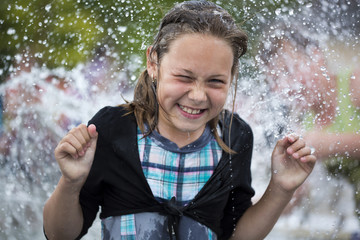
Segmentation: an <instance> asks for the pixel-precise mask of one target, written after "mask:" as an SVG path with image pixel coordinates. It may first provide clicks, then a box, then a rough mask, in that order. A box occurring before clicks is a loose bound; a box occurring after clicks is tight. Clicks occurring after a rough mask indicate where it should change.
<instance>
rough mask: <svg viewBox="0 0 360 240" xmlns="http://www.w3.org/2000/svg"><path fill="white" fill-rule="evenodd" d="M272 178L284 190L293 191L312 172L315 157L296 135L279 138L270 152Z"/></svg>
mask: <svg viewBox="0 0 360 240" xmlns="http://www.w3.org/2000/svg"><path fill="white" fill-rule="evenodd" d="M271 160H272V165H271V169H272V180H273V181H274V183H276V184H277V185H278V186H279V187H280V188H282V189H283V190H284V191H286V192H289V193H291V192H294V191H295V190H296V189H297V188H298V187H299V186H300V185H301V184H302V183H303V182H304V181H305V179H306V178H307V177H308V176H309V174H310V173H311V172H312V170H313V168H314V166H315V162H316V157H315V156H314V155H313V154H312V153H311V149H310V147H308V146H306V143H305V141H304V140H303V139H302V138H300V137H299V136H296V135H293V134H292V135H288V136H285V137H284V138H283V139H281V140H279V141H278V142H277V144H276V146H275V148H274V151H273V153H272V157H271Z"/></svg>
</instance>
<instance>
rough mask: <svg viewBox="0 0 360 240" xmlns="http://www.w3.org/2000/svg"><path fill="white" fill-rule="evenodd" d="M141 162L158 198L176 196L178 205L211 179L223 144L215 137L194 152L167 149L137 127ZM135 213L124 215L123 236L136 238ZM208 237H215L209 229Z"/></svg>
mask: <svg viewBox="0 0 360 240" xmlns="http://www.w3.org/2000/svg"><path fill="white" fill-rule="evenodd" d="M138 147H139V155H140V160H141V165H142V168H143V172H144V175H145V177H146V179H147V181H148V183H149V186H150V188H151V190H152V192H153V194H154V196H155V198H157V199H158V201H160V202H162V201H164V200H165V201H167V200H170V199H171V198H172V197H173V196H175V198H176V203H177V204H178V205H179V206H185V205H186V204H187V203H188V202H190V201H191V200H192V199H193V198H194V197H195V195H196V194H197V193H198V192H199V191H200V189H201V188H202V187H203V186H204V185H205V183H206V182H207V181H208V180H209V178H210V177H211V175H212V173H213V172H214V170H215V168H216V166H217V164H218V161H219V160H220V157H221V152H222V150H221V147H220V146H219V145H218V143H217V142H216V140H215V139H214V138H211V140H210V141H209V142H208V144H207V145H205V147H203V148H201V149H200V150H198V151H195V152H190V153H189V152H187V153H181V152H180V153H178V152H176V153H175V152H171V151H168V150H165V149H164V148H162V147H160V146H159V145H158V144H156V141H153V140H152V138H151V137H145V138H144V137H143V135H142V133H141V131H140V130H138ZM135 229H136V228H135V217H134V214H129V215H124V216H121V239H135V236H136V230H135ZM208 239H216V235H215V233H213V232H212V231H211V230H210V229H208Z"/></svg>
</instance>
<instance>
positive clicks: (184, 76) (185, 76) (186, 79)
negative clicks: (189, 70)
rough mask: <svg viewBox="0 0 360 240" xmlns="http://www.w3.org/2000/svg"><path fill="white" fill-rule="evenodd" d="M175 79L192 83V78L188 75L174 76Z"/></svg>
mask: <svg viewBox="0 0 360 240" xmlns="http://www.w3.org/2000/svg"><path fill="white" fill-rule="evenodd" d="M176 77H177V78H179V79H180V80H181V81H185V82H189V81H192V79H193V78H192V77H190V76H188V75H176Z"/></svg>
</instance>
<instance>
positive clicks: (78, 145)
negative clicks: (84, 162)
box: [63, 131, 86, 156]
mask: <svg viewBox="0 0 360 240" xmlns="http://www.w3.org/2000/svg"><path fill="white" fill-rule="evenodd" d="M77 132H78V131H74V132H72V133H71V132H69V133H68V134H67V135H66V136H65V137H64V139H63V142H67V143H69V144H70V145H71V146H73V147H74V148H75V149H76V151H77V154H78V155H80V156H82V155H84V146H85V145H86V142H85V140H84V139H83V137H82V135H81V134H79V133H77ZM79 135H80V138H79V137H78V136H79Z"/></svg>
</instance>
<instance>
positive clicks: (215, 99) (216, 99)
mask: <svg viewBox="0 0 360 240" xmlns="http://www.w3.org/2000/svg"><path fill="white" fill-rule="evenodd" d="M228 95H231V94H230V92H229V91H228V90H222V91H209V95H208V96H209V99H210V102H211V104H212V105H213V106H214V107H216V108H222V107H223V106H224V105H225V102H226V99H227V97H228Z"/></svg>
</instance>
